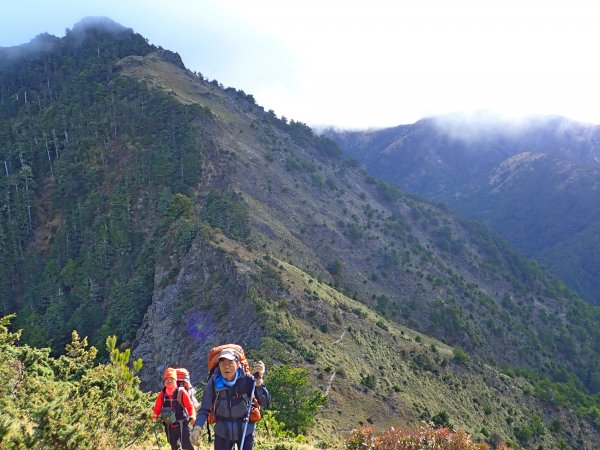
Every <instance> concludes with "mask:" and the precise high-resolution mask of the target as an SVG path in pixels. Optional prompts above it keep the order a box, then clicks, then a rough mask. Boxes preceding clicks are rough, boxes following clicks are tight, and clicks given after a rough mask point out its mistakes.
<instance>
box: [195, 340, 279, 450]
mask: <svg viewBox="0 0 600 450" xmlns="http://www.w3.org/2000/svg"><path fill="white" fill-rule="evenodd" d="M252 373H253V374H254V376H252V375H247V374H245V373H244V370H243V368H242V367H241V364H240V358H239V355H238V354H237V352H236V351H235V350H233V349H230V348H227V349H225V350H223V351H222V352H221V353H220V354H219V365H218V370H216V371H215V373H214V374H213V375H212V376H211V377H210V379H209V380H208V384H207V385H206V388H205V389H204V393H203V395H202V401H201V403H200V410H199V411H198V414H197V418H196V423H195V424H194V428H193V429H192V437H191V441H192V443H193V444H194V445H198V444H199V442H200V434H201V430H202V427H203V426H204V424H205V422H206V421H207V420H209V423H212V422H213V421H214V420H216V422H214V423H215V426H214V430H215V444H214V449H215V450H231V449H232V448H233V446H234V445H236V446H237V448H238V449H239V450H252V448H253V446H254V430H255V427H256V424H255V423H254V422H252V419H250V421H246V420H245V418H246V416H247V414H248V409H249V408H250V402H251V399H250V395H251V392H252V387H253V386H254V384H255V383H256V385H255V390H254V396H255V398H256V399H257V401H258V403H259V404H260V406H261V407H268V406H269V403H270V401H271V396H270V395H269V392H268V391H267V388H266V387H265V386H264V384H263V376H264V373H265V365H264V364H263V363H262V362H261V361H259V362H257V363H256V364H255V366H254V368H253V370H252ZM244 431H245V433H244ZM242 441H243V448H240V445H242Z"/></svg>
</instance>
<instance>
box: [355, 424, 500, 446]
mask: <svg viewBox="0 0 600 450" xmlns="http://www.w3.org/2000/svg"><path fill="white" fill-rule="evenodd" d="M344 448H345V449H346V450H488V449H489V448H490V447H489V445H488V444H484V443H477V442H474V441H473V440H472V439H471V437H470V436H469V434H467V432H465V431H463V430H458V431H452V430H450V429H448V428H437V429H436V428H419V429H417V430H403V429H401V428H394V427H392V428H389V429H388V430H386V431H384V432H382V433H380V434H375V432H374V430H373V428H372V427H369V426H366V427H363V428H359V429H355V430H353V431H352V433H351V435H350V437H349V438H348V439H347V440H346V442H345V446H344ZM496 450H510V447H507V446H506V445H504V444H500V445H499V446H498V447H496Z"/></svg>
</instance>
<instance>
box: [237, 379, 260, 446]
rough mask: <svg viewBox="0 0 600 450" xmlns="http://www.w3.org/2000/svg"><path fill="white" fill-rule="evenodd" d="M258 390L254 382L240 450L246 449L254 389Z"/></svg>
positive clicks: (254, 381)
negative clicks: (245, 442)
mask: <svg viewBox="0 0 600 450" xmlns="http://www.w3.org/2000/svg"><path fill="white" fill-rule="evenodd" d="M255 388H256V380H253V381H252V391H251V392H250V402H249V403H248V411H246V417H244V430H243V432H242V440H241V441H240V447H239V448H238V450H243V449H244V441H245V440H246V430H247V429H248V422H250V410H251V409H252V399H253V398H254V389H255Z"/></svg>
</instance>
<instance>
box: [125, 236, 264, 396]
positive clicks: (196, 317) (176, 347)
mask: <svg viewBox="0 0 600 450" xmlns="http://www.w3.org/2000/svg"><path fill="white" fill-rule="evenodd" d="M176 256H177V255H173V254H165V255H164V258H161V261H159V262H158V264H157V266H156V274H155V283H154V286H155V288H154V292H153V295H152V304H151V305H150V307H149V308H148V312H147V313H146V315H145V317H144V322H143V324H142V327H141V328H140V329H139V331H138V333H137V337H136V340H135V342H134V351H133V355H134V357H135V358H142V359H143V360H144V369H143V371H142V373H141V379H142V381H143V385H144V386H145V387H146V388H147V389H156V388H157V387H159V386H160V385H161V381H162V375H163V373H164V369H165V368H166V367H179V366H181V367H187V368H188V369H189V370H190V371H191V373H192V374H193V377H194V380H193V381H200V379H202V378H203V377H204V376H206V374H207V366H206V362H207V355H208V351H209V350H210V349H211V348H212V347H215V346H217V345H221V344H223V343H226V342H235V343H238V344H240V345H242V346H244V347H245V348H248V349H253V348H254V349H255V348H257V347H258V346H259V343H260V339H261V337H262V327H261V326H260V324H257V321H258V319H257V314H256V311H255V308H254V304H253V302H252V301H251V300H250V295H249V292H250V288H251V283H250V281H249V280H248V279H247V274H248V272H249V271H250V270H252V269H251V267H250V266H248V265H246V264H244V263H240V262H238V261H236V260H235V259H233V258H228V257H227V255H226V253H225V252H224V251H223V250H222V249H220V248H218V247H217V246H216V245H214V244H212V243H211V242H207V241H206V240H205V239H204V238H203V237H201V236H200V237H198V238H196V240H194V242H193V244H192V245H191V247H190V249H189V252H187V254H186V255H184V256H183V258H181V259H176Z"/></svg>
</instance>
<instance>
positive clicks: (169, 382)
mask: <svg viewBox="0 0 600 450" xmlns="http://www.w3.org/2000/svg"><path fill="white" fill-rule="evenodd" d="M174 384H175V378H165V386H167V387H168V386H173V385H174Z"/></svg>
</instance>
